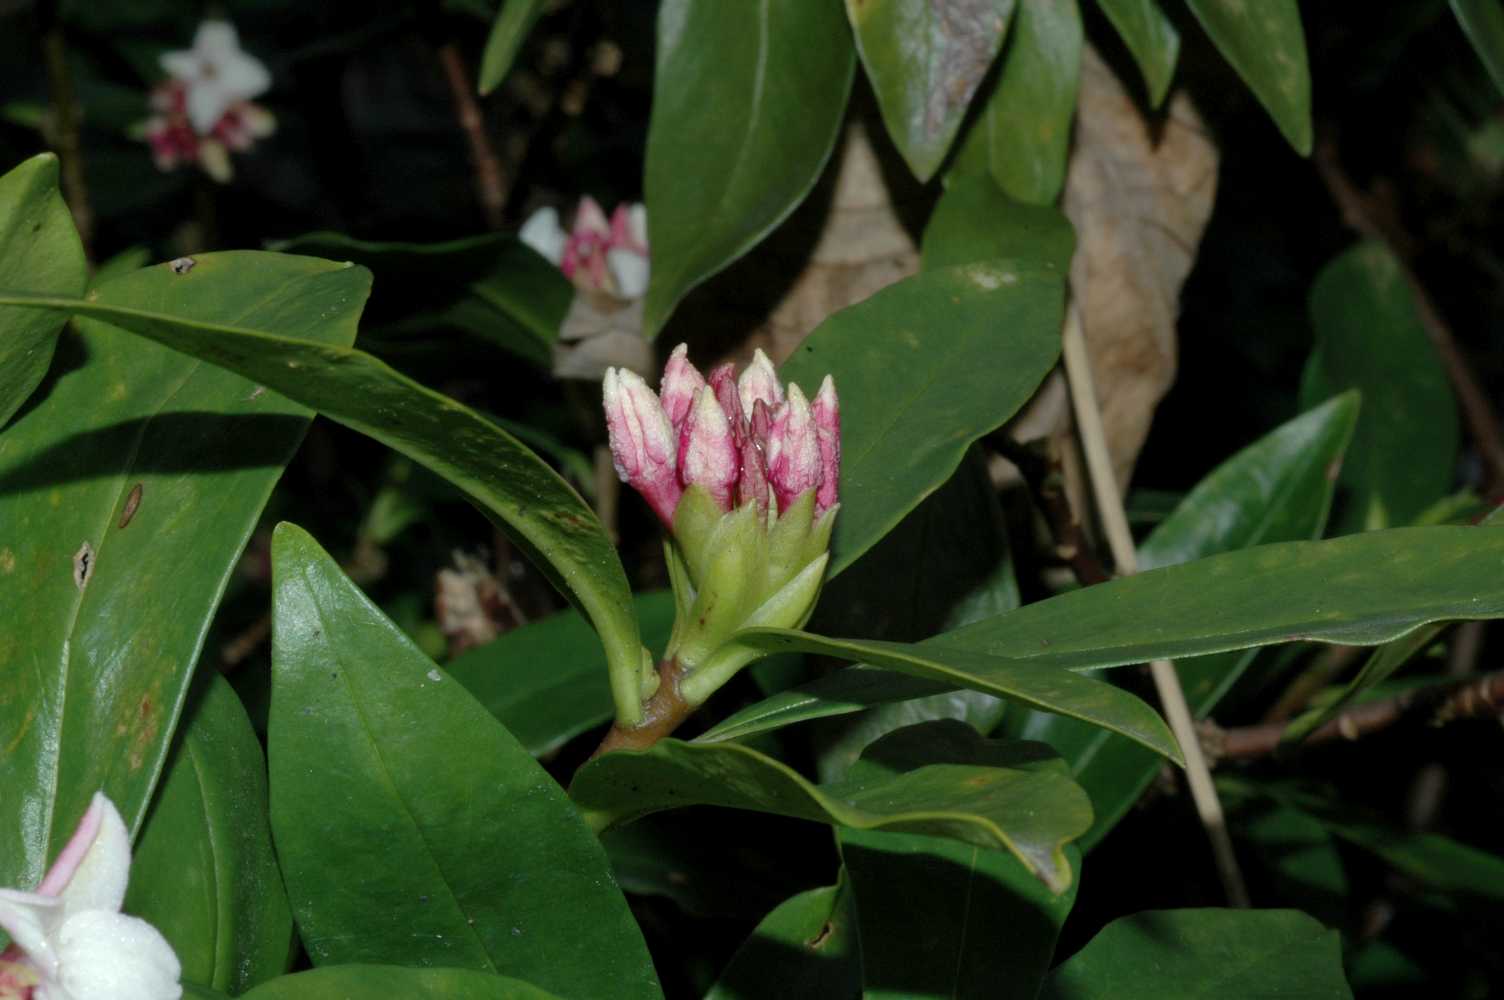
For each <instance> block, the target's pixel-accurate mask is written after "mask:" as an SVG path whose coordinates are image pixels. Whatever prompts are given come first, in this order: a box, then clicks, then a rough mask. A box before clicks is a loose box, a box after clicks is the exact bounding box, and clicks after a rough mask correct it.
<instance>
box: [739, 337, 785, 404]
mask: <svg viewBox="0 0 1504 1000" xmlns="http://www.w3.org/2000/svg"><path fill="white" fill-rule="evenodd" d="M736 391H737V395H738V396H740V397H741V404H742V416H744V417H746V418H747V419H748V420H750V419H752V404H753V403H755V402H757V401H758V400H759V399H760V400H762V401H763V402H765V403H767V404H768V406H769V408H771V409H777V408H778V404H780V403H782V402H783V389H782V388H781V387H780V386H779V385H778V373H777V372H776V371H774V370H773V362H771V361H769V360H768V356H767V355H766V354H764V353H763V352H762V348H760V347H759V348H758V349H757V350H756V351H754V352H753V353H752V363H751V364H750V365H748V366H747V368H746V370H745V371H743V372H742V377H741V379H740V380H738V381H737V383H736Z"/></svg>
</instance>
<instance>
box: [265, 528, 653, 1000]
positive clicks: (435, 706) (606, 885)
mask: <svg viewBox="0 0 1504 1000" xmlns="http://www.w3.org/2000/svg"><path fill="white" fill-rule="evenodd" d="M272 586H273V591H274V603H273V618H272V671H273V683H272V704H271V715H270V720H269V723H268V727H267V756H268V766H269V770H270V782H271V819H272V833H273V836H274V837H275V841H276V846H277V855H278V858H279V859H280V860H281V864H282V869H283V873H284V875H285V878H286V882H287V887H288V895H289V897H290V898H291V901H292V907H293V912H294V914H296V916H297V920H298V929H299V933H300V935H301V937H302V941H303V945H304V947H305V948H306V949H307V951H308V954H309V957H310V958H311V959H312V961H313V962H314V963H315V964H316V965H343V964H346V963H351V962H368V961H377V960H400V961H402V962H404V963H407V964H411V965H436V966H437V965H450V966H460V967H464V968H469V969H478V970H482V971H488V972H497V973H501V974H504V975H515V976H518V977H520V978H524V979H527V980H529V981H531V982H536V983H538V984H540V985H542V986H544V987H546V988H548V989H552V990H557V991H558V992H560V993H563V994H565V995H567V996H580V997H596V996H599V997H604V996H611V997H645V998H651V997H656V996H659V995H660V993H659V989H658V985H657V982H656V980H655V978H654V975H653V968H652V962H651V961H650V960H649V958H648V954H647V949H646V947H645V946H644V945H643V942H642V936H641V933H640V931H639V930H638V929H637V925H636V924H635V922H634V921H633V920H632V916H631V913H630V912H629V911H628V909H627V904H626V900H625V899H623V897H622V895H621V891H620V890H619V889H618V888H617V887H616V883H615V882H614V881H613V880H612V878H611V874H610V869H609V866H608V863H607V861H606V854H605V851H604V850H603V849H602V848H601V846H600V843H599V841H597V840H596V838H595V837H594V836H593V835H592V834H591V832H590V830H589V828H588V827H586V826H585V824H584V822H583V821H582V820H581V818H580V816H579V814H578V813H577V812H576V811H575V809H574V808H573V807H572V806H571V805H570V803H569V802H568V800H567V799H566V798H565V796H564V792H563V790H562V789H561V788H559V786H558V785H557V784H556V783H555V782H554V780H553V779H552V778H551V777H549V775H548V774H547V772H545V771H544V770H543V769H542V767H540V766H539V765H538V764H537V762H535V761H534V760H533V759H532V758H531V757H530V756H528V754H527V751H526V750H524V749H523V748H522V746H521V744H519V743H518V742H517V741H516V740H515V739H514V738H513V737H512V736H511V734H510V733H508V732H507V731H506V729H505V728H503V727H502V726H501V725H500V724H499V723H498V722H496V720H495V719H493V718H491V716H490V715H489V714H488V713H487V712H486V710H485V709H484V708H482V707H481V705H480V704H479V703H478V702H476V701H475V699H474V698H472V697H471V696H470V695H469V694H468V693H466V692H465V690H464V689H463V688H461V687H460V686H459V685H458V684H456V683H455V682H454V680H453V679H452V678H450V677H449V676H448V675H447V674H445V673H444V672H443V671H442V670H440V669H439V668H438V667H436V666H435V665H434V664H433V662H432V661H431V660H429V659H428V658H427V657H426V656H424V655H423V654H422V653H421V652H420V651H419V650H418V649H417V647H415V646H414V645H413V644H412V642H411V641H410V640H409V639H408V638H407V637H406V636H405V635H403V633H402V632H401V630H400V629H398V628H397V627H396V626H395V625H394V624H392V622H391V621H390V620H388V619H387V618H386V617H385V616H383V615H382V614H381V612H380V610H378V609H377V608H376V607H375V605H373V604H372V603H371V602H370V601H369V600H368V599H367V598H366V596H365V595H364V594H362V593H361V592H360V591H359V590H358V589H357V588H356V587H355V585H354V584H353V583H351V582H350V580H349V579H348V578H347V577H346V576H345V575H344V574H343V573H341V572H340V569H339V567H338V566H337V565H336V564H335V563H334V560H333V559H331V558H330V557H329V555H328V554H327V553H325V552H324V551H323V550H322V549H320V548H319V546H318V544H317V543H316V542H314V540H313V539H312V538H310V537H309V536H308V535H307V534H306V533H305V532H303V531H302V530H301V529H299V528H297V527H295V526H293V525H290V524H285V523H284V524H281V525H278V527H277V529H276V531H275V533H274V534H273V538H272ZM440 735H442V737H443V738H442V739H439V738H438V737H439V736H440ZM312 761H316V762H317V766H310V762H312ZM373 871H374V872H380V873H381V874H380V877H376V878H373V877H372V874H371V873H372V872H373ZM581 914H589V919H588V920H582V919H581ZM582 955H588V956H589V960H588V961H583V960H581V958H580V956H582Z"/></svg>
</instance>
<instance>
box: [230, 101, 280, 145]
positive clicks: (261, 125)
mask: <svg viewBox="0 0 1504 1000" xmlns="http://www.w3.org/2000/svg"><path fill="white" fill-rule="evenodd" d="M236 108H237V110H238V111H239V113H240V120H241V122H242V124H244V125H245V128H246V131H247V132H249V133H250V134H251V138H252V139H265V138H266V137H267V136H269V135H272V134H274V133H275V132H276V131H277V116H276V115H274V114H272V113H271V112H270V111H268V110H266V109H265V108H263V107H262V106H261V105H259V104H252V103H251V102H250V101H241V102H240V104H238V105H236Z"/></svg>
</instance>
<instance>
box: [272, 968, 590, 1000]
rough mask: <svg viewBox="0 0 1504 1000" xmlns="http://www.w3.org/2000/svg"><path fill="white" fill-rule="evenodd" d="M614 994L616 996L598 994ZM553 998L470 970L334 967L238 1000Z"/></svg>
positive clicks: (279, 981)
mask: <svg viewBox="0 0 1504 1000" xmlns="http://www.w3.org/2000/svg"><path fill="white" fill-rule="evenodd" d="M602 995H603V996H615V995H616V994H614V993H612V994H602ZM375 997H393V998H395V997H401V998H402V1000H459V998H464V1000H556V998H555V996H554V994H552V993H549V992H547V991H545V990H541V989H539V988H538V987H536V986H534V985H533V984H532V983H525V982H523V981H522V980H520V979H511V978H508V977H506V976H495V975H491V974H490V973H486V972H474V971H471V970H469V969H404V968H401V967H399V966H396V965H337V966H333V967H331V968H327V969H311V970H309V971H308V972H298V973H294V974H293V975H291V976H283V977H281V978H280V979H274V980H272V981H271V982H269V983H265V984H263V985H261V986H258V987H256V989H254V990H252V991H251V992H249V993H247V994H245V996H244V997H243V998H242V1000H366V998H375Z"/></svg>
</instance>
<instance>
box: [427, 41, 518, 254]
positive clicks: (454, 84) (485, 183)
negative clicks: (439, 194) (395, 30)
mask: <svg viewBox="0 0 1504 1000" xmlns="http://www.w3.org/2000/svg"><path fill="white" fill-rule="evenodd" d="M439 61H440V62H441V63H443V65H444V76H445V78H446V79H448V81H449V90H450V92H451V93H452V94H453V96H454V109H455V112H456V114H457V115H458V116H459V120H460V128H462V129H464V130H465V136H466V138H468V139H469V140H470V160H471V162H472V163H473V164H474V165H475V193H476V195H477V196H478V197H479V198H480V207H481V213H482V214H483V215H484V217H485V220H486V227H487V228H488V229H500V228H501V226H502V221H503V220H502V209H503V208H504V207H505V206H506V203H507V194H506V186H505V184H504V183H503V181H502V176H501V161H500V160H498V159H497V158H496V151H495V150H494V149H492V148H491V140H490V138H489V137H488V136H487V135H486V121H485V118H484V116H482V115H481V112H480V104H479V103H477V102H476V100H475V92H474V88H473V87H471V86H470V74H469V72H468V71H466V69H465V60H464V57H462V56H461V55H460V50H459V47H458V46H456V45H455V44H454V43H453V42H449V43H447V44H445V45H442V46H440V47H439Z"/></svg>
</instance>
